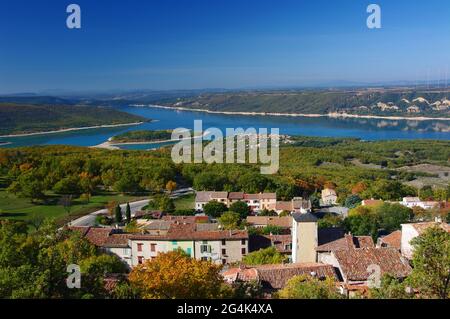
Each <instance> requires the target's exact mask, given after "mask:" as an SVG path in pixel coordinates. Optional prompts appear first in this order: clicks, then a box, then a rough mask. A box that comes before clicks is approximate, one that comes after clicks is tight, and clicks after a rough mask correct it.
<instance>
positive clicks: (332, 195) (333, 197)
mask: <svg viewBox="0 0 450 319" xmlns="http://www.w3.org/2000/svg"><path fill="white" fill-rule="evenodd" d="M337 199H338V197H337V194H336V191H335V190H334V189H331V188H325V189H324V190H322V200H321V205H322V206H333V205H336V203H337Z"/></svg>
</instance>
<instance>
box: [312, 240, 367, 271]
mask: <svg viewBox="0 0 450 319" xmlns="http://www.w3.org/2000/svg"><path fill="white" fill-rule="evenodd" d="M374 247H375V245H374V243H373V240H372V237H370V236H352V235H350V234H346V235H345V236H344V237H343V238H339V239H337V240H334V241H331V242H328V243H326V244H323V245H320V246H318V247H317V248H316V252H317V261H318V262H320V263H324V264H332V259H333V256H332V253H333V252H335V251H338V250H349V249H356V248H374Z"/></svg>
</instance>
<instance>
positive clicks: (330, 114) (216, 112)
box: [130, 105, 450, 121]
mask: <svg viewBox="0 0 450 319" xmlns="http://www.w3.org/2000/svg"><path fill="white" fill-rule="evenodd" d="M130 106H133V105H130ZM136 106H138V105H136ZM139 106H142V105H139ZM146 107H153V108H160V109H168V110H179V111H190V112H204V113H210V114H225V115H245V116H255V115H258V116H290V117H329V118H361V119H384V120H408V121H450V117H424V116H421V117H408V116H382V115H356V114H348V113H328V114H302V113H273V112H231V111H211V110H205V109H193V108H187V107H171V106H162V105H146Z"/></svg>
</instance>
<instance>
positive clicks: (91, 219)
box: [68, 188, 194, 227]
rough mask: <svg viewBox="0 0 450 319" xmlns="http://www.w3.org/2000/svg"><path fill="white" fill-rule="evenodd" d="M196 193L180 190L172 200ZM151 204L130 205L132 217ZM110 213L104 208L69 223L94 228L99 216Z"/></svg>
mask: <svg viewBox="0 0 450 319" xmlns="http://www.w3.org/2000/svg"><path fill="white" fill-rule="evenodd" d="M193 192H194V190H193V189H192V188H183V189H178V190H176V191H174V192H173V193H172V194H170V197H171V198H178V197H181V196H185V195H188V194H192V193H193ZM149 202H150V200H149V199H144V200H140V201H137V202H131V203H130V208H131V216H134V214H135V213H136V212H138V211H140V210H142V208H143V207H145V206H147V205H148V203H149ZM126 206H127V204H122V205H120V208H121V209H122V211H125V209H126ZM107 213H108V209H107V208H104V209H100V210H97V211H95V212H92V213H90V214H88V215H85V216H82V217H80V218H77V219H74V220H72V221H71V222H69V223H68V225H69V226H78V227H79V226H94V225H95V218H96V217H97V216H98V215H102V214H107Z"/></svg>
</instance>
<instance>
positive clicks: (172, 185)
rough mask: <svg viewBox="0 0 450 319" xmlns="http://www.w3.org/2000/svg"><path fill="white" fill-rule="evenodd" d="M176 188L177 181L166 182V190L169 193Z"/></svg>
mask: <svg viewBox="0 0 450 319" xmlns="http://www.w3.org/2000/svg"><path fill="white" fill-rule="evenodd" d="M176 189H177V183H175V182H174V181H168V182H167V184H166V190H167V191H168V192H169V193H172V192H173V191H174V190H176Z"/></svg>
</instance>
